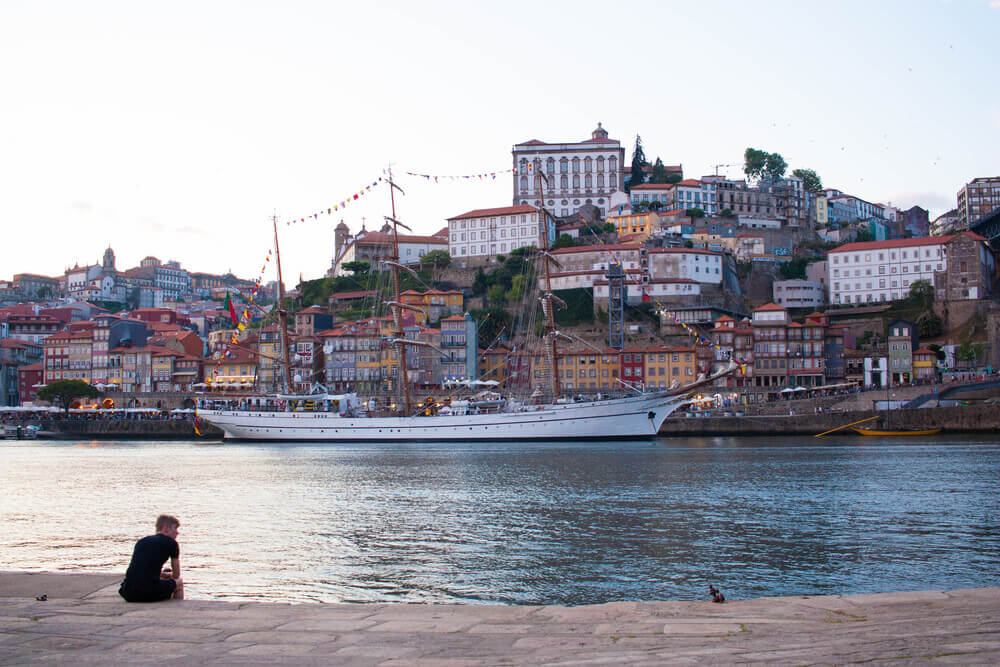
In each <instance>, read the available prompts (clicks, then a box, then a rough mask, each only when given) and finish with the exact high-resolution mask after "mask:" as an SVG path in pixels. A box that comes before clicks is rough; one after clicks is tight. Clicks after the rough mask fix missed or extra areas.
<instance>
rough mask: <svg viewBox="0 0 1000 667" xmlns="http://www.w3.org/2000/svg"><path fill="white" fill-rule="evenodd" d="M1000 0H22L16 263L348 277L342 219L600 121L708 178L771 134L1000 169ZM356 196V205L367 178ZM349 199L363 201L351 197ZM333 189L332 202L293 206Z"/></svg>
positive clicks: (40, 269) (854, 160)
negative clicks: (338, 261) (390, 181)
mask: <svg viewBox="0 0 1000 667" xmlns="http://www.w3.org/2000/svg"><path fill="white" fill-rule="evenodd" d="M997 34H1000V0H951V1H945V0H905V1H891V0H886V1H880V2H870V1H857V2H855V1H852V0H847V1H843V2H832V3H819V2H800V1H787V2H786V1H781V0H777V1H773V2H756V3H749V2H745V1H736V0H733V1H724V0H700V1H699V2H689V1H686V2H672V1H667V0H662V1H651V2H646V1H644V0H635V1H632V2H628V3H621V4H617V5H613V4H612V3H606V2H605V3H596V2H585V1H575V2H544V3H539V2H526V1H522V0H509V1H507V2H503V3H478V2H460V1H456V2H444V1H435V0H421V1H420V2H412V1H409V2H368V3H342V2H319V1H317V2H308V1H305V0H300V1H295V0H290V1H286V2H280V3H279V2H255V1H242V2H223V1H211V0H203V1H201V2H187V1H184V0H179V1H175V2H170V3H145V2H134V1H129V2H110V1H106V0H92V1H91V2H86V3H81V2H54V1H45V0H28V1H21V0H3V2H0V63H3V65H2V66H0V220H2V225H0V280H3V279H9V278H10V277H11V276H12V275H13V274H15V273H22V272H30V273H41V274H47V275H61V274H62V273H63V271H64V270H65V269H66V268H67V267H70V266H73V265H74V264H76V263H79V264H80V265H83V264H87V263H96V262H98V261H99V260H100V257H101V255H102V254H103V252H104V249H105V248H106V247H108V245H110V246H111V247H112V248H113V249H114V251H115V254H116V257H117V265H118V268H119V269H122V268H129V267H131V266H135V265H138V263H139V260H140V259H142V258H143V257H145V256H147V255H154V256H156V257H158V258H160V259H161V260H164V261H165V260H170V259H174V260H177V261H180V262H181V264H182V265H183V266H184V268H187V269H188V270H191V271H206V272H212V273H222V272H225V271H230V270H231V271H233V272H235V273H236V275H238V276H241V277H244V278H249V279H254V278H256V277H258V276H260V275H261V269H262V268H263V267H264V266H267V270H266V271H265V273H264V275H263V277H264V279H265V280H273V279H274V277H275V276H274V273H273V269H272V267H273V264H268V263H266V262H265V261H264V258H265V257H266V256H267V253H268V250H269V249H270V248H272V247H273V245H274V234H273V225H272V216H276V217H277V220H278V221H279V222H280V224H279V230H278V231H279V242H280V245H281V258H282V265H283V269H284V278H285V281H286V283H287V284H290V285H295V284H296V283H297V281H298V279H299V277H300V276H302V277H304V278H305V279H307V280H308V279H313V278H317V277H321V276H322V275H323V274H324V273H325V271H326V270H327V269H328V268H329V266H330V261H331V257H332V254H333V228H334V227H335V226H336V224H337V223H339V222H340V221H341V220H343V221H344V222H345V223H346V224H347V225H348V226H349V227H350V229H351V230H352V232H357V231H358V230H359V229H360V228H361V227H362V224H364V225H366V227H367V228H368V229H372V228H378V227H380V226H381V225H382V223H383V216H386V215H391V208H390V202H389V196H388V191H387V189H386V188H385V187H384V186H382V185H378V186H376V187H374V188H372V189H371V190H369V191H367V192H366V193H365V194H364V195H363V196H360V197H359V198H358V200H357V201H355V200H353V199H352V198H351V197H352V195H354V194H355V193H358V192H359V191H362V190H363V189H364V187H365V186H366V185H370V184H371V183H373V182H376V181H377V179H378V178H379V177H380V176H383V174H384V170H386V169H387V168H389V167H390V166H391V168H392V170H393V173H394V175H395V177H396V181H397V182H398V183H399V185H400V186H401V187H402V188H403V190H404V191H405V196H402V197H398V198H397V200H396V218H397V219H399V220H400V221H402V222H404V223H405V224H407V225H408V226H409V227H411V228H412V229H413V231H414V233H421V234H431V233H433V232H435V231H437V230H439V229H440V228H442V227H443V226H445V224H446V219H447V218H448V217H452V216H455V215H458V214H461V213H464V212H466V211H468V210H471V209H476V208H491V207H498V206H509V205H511V203H512V200H511V198H512V181H511V175H510V174H509V173H504V174H498V175H497V176H496V178H495V179H493V178H486V179H478V178H476V179H458V180H457V181H456V180H450V179H439V180H438V182H437V183H434V182H432V181H428V180H425V179H418V178H414V177H410V176H407V174H406V172H416V173H428V174H436V175H468V174H481V173H490V172H497V171H503V170H507V169H510V167H511V163H512V159H511V148H512V147H513V145H514V144H516V143H520V142H523V141H527V140H529V139H540V140H542V141H549V142H564V141H579V140H583V139H586V138H589V137H590V133H591V131H592V130H593V129H594V128H595V127H596V125H597V123H598V122H601V123H602V124H603V126H604V128H605V129H607V130H608V132H609V134H610V136H611V138H613V139H618V140H620V141H621V142H622V144H623V145H624V146H625V148H626V161H628V160H630V159H631V155H632V149H633V146H634V143H635V140H636V136H637V135H641V137H642V143H643V146H644V149H645V152H646V155H647V157H648V158H649V159H650V160H652V159H654V158H655V157H657V156H659V157H660V158H662V159H663V161H664V162H665V163H667V164H677V163H680V164H683V166H684V174H685V177H688V178H691V177H693V178H697V177H699V176H701V175H704V174H711V173H714V172H715V165H732V166H729V167H720V168H719V173H724V174H727V175H728V176H729V177H731V178H739V177H742V158H743V152H744V150H745V149H746V148H747V147H751V146H752V147H755V148H760V149H764V150H767V151H776V152H779V153H781V154H782V155H783V156H784V158H785V159H786V160H787V162H788V164H789V170H792V169H795V168H799V167H805V168H811V169H814V170H816V171H817V172H818V173H819V175H820V177H821V178H822V179H823V183H824V185H826V186H828V187H835V188H838V189H840V190H843V191H845V192H848V193H850V194H853V195H856V196H859V197H862V198H863V199H867V200H869V201H874V202H891V203H892V204H893V205H897V206H900V207H903V208H908V207H909V206H912V205H914V204H916V205H920V206H923V207H924V208H927V209H929V210H930V212H931V217H932V219H933V217H935V216H937V215H939V214H941V213H943V212H945V211H947V210H948V209H950V208H953V207H954V206H955V198H956V193H957V191H958V190H959V188H960V187H961V186H962V185H963V184H964V183H966V182H968V181H969V180H971V179H972V178H974V177H978V176H998V175H1000V86H998V85H997V81H998V80H1000V48H997V46H996V35H997ZM349 198H351V199H349ZM345 200H348V201H349V203H348V205H347V206H346V207H343V208H342V209H340V210H338V211H335V212H333V214H332V215H326V214H325V211H326V209H328V208H332V207H333V206H334V205H338V208H339V204H340V202H341V201H345ZM319 211H323V212H324V214H323V215H320V216H319V217H318V218H317V219H312V218H310V219H309V220H308V221H307V222H298V223H296V224H293V225H289V224H287V223H288V221H289V220H292V219H296V220H297V219H299V218H302V217H305V216H309V215H312V214H313V213H317V212H319Z"/></svg>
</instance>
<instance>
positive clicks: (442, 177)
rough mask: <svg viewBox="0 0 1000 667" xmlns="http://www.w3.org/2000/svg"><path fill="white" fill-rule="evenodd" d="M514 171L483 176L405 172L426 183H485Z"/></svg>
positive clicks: (502, 171)
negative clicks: (476, 181) (498, 175)
mask: <svg viewBox="0 0 1000 667" xmlns="http://www.w3.org/2000/svg"><path fill="white" fill-rule="evenodd" d="M514 171H515V170H514V169H501V170H499V171H484V172H482V173H481V174H458V175H452V174H419V173H417V172H415V171H407V172H405V173H406V175H407V176H414V177H416V178H422V179H424V180H426V181H434V182H435V183H440V182H441V181H444V180H448V181H461V180H466V181H471V180H473V179H475V180H479V181H484V180H487V181H488V180H496V177H497V174H512V173H514Z"/></svg>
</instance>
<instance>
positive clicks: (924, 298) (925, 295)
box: [909, 280, 934, 309]
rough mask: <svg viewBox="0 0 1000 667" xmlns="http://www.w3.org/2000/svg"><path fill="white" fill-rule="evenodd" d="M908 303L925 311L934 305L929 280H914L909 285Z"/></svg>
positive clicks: (932, 289) (932, 288)
mask: <svg viewBox="0 0 1000 667" xmlns="http://www.w3.org/2000/svg"><path fill="white" fill-rule="evenodd" d="M909 298H910V301H912V302H913V303H914V305H917V306H920V307H921V308H924V309H927V308H930V307H931V306H933V305H934V285H931V283H930V281H929V280H915V281H914V282H913V284H912V285H910V294H909Z"/></svg>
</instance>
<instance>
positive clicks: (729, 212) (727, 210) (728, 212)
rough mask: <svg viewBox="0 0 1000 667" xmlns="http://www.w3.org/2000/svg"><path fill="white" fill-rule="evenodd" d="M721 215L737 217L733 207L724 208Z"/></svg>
mask: <svg viewBox="0 0 1000 667" xmlns="http://www.w3.org/2000/svg"><path fill="white" fill-rule="evenodd" d="M719 215H721V216H722V217H723V218H735V217H736V215H735V214H734V213H733V209H731V208H724V209H722V210H721V211H720V212H719Z"/></svg>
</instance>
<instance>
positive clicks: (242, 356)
mask: <svg viewBox="0 0 1000 667" xmlns="http://www.w3.org/2000/svg"><path fill="white" fill-rule="evenodd" d="M227 354H228V356H223V357H222V359H221V362H222V363H221V364H219V363H218V360H217V361H216V363H214V364H212V363H209V364H206V366H205V382H206V384H209V385H211V386H214V387H219V388H220V389H223V390H241V389H242V390H248V389H251V388H252V387H254V385H255V384H256V381H257V355H256V354H254V353H253V352H250V351H248V350H242V349H236V348H230V349H229V350H228V352H227ZM216 371H218V374H216Z"/></svg>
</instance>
